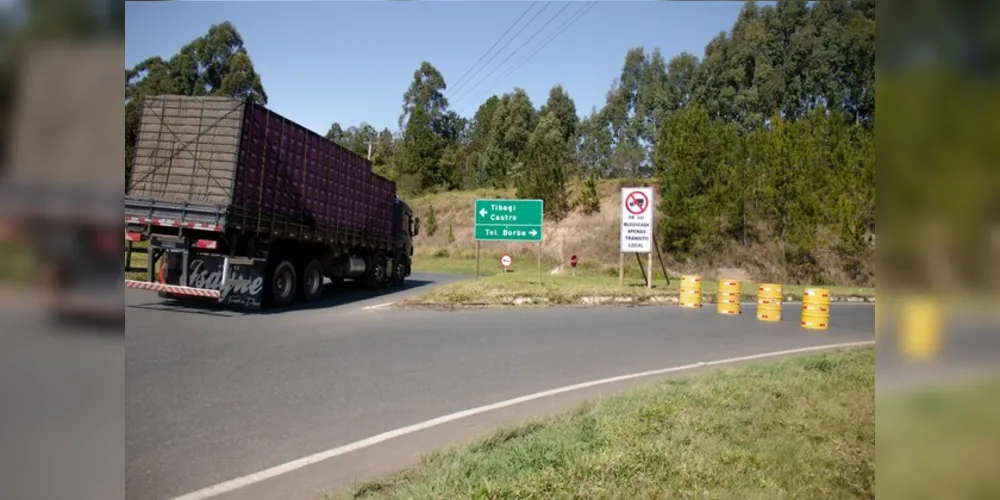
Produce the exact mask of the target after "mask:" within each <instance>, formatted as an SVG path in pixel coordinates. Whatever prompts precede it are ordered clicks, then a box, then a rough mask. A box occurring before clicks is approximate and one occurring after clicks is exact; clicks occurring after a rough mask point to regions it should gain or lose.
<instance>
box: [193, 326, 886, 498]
mask: <svg viewBox="0 0 1000 500" xmlns="http://www.w3.org/2000/svg"><path fill="white" fill-rule="evenodd" d="M873 344H874V341H860V342H847V343H841V344H828V345H819V346H812V347H803V348H799V349H787V350H783V351H773V352H765V353H759V354H752V355H748V356H740V357H735V358H727V359H718V360H708V361H697V362H694V363H690V364H686V365H681V366H673V367H669V368H661V369H658V370H650V371H645V372H639V373H630V374H626V375H619V376H617V377H610V378H604V379H600V380H592V381H589V382H583V383H579V384H574V385H570V386H564V387H559V388H555V389H550V390H547V391H542V392H537V393H534V394H527V395H524V396H521V397H517V398H513V399H508V400H505V401H500V402H497V403H493V404H489V405H484V406H479V407H476V408H469V409H467V410H463V411H459V412H455V413H451V414H448V415H442V416H440V417H437V418H434V419H431V420H425V421H423V422H420V423H416V424H413V425H408V426H406V427H402V428H399V429H393V430H391V431H387V432H383V433H381V434H378V435H375V436H371V437H368V438H365V439H361V440H358V441H355V442H353V443H349V444H346V445H343V446H338V447H336V448H333V449H329V450H324V451H322V452H319V453H315V454H312V455H309V456H306V457H302V458H299V459H296V460H292V461H290V462H286V463H283V464H281V465H277V466H275V467H271V468H269V469H266V470H262V471H259V472H255V473H252V474H248V475H246V476H242V477H239V478H235V479H231V480H229V481H226V482H223V483H219V484H216V485H213V486H210V487H208V488H204V489H201V490H198V491H194V492H191V493H188V494H185V495H181V496H179V497H175V498H174V499H173V500H204V499H209V498H214V497H217V496H219V495H222V494H225V493H229V492H234V491H237V490H240V489H242V488H246V487H248V486H252V485H254V484H257V483H261V482H263V481H266V480H268V479H271V478H275V477H278V476H282V475H285V474H289V473H292V472H295V471H297V470H299V469H303V468H305V467H308V466H310V465H313V464H318V463H320V462H323V461H326V460H330V459H332V458H336V457H340V456H342V455H346V454H348V453H351V452H355V451H360V450H363V449H365V448H369V447H372V446H375V445H378V444H380V443H384V442H386V441H389V440H391V439H395V438H399V437H403V436H406V435H409V434H414V433H417V432H420V431H423V430H426V429H430V428H433V427H437V426H441V425H445V424H448V423H450V422H454V421H457V420H460V419H465V418H469V417H475V416H477V415H480V414H484V413H488V412H492V411H496V410H501V409H504V408H507V407H511V406H514V405H519V404H522V403H528V402H531V401H534V400H539V399H543V398H548V397H552V396H558V395H561V394H564V393H568V392H573V391H580V390H584V389H589V388H592V387H597V386H602V385H609V384H615V383H619V382H626V381H630V380H634V379H640V378H650V377H656V376H663V375H668V374H672V373H679V372H685V371H692V370H696V369H699V368H704V367H710V366H719V365H728V364H736V363H743V362H748V361H759V360H764V359H768V358H778V357H782V356H793V355H801V354H807V353H815V352H818V351H824V350H831V349H844V348H851V347H862V346H868V345H873ZM253 496H254V498H258V496H256V495H253Z"/></svg>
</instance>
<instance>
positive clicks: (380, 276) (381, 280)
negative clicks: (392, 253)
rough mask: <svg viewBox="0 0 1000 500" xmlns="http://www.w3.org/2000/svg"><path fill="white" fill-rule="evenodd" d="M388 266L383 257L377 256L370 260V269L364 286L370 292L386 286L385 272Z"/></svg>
mask: <svg viewBox="0 0 1000 500" xmlns="http://www.w3.org/2000/svg"><path fill="white" fill-rule="evenodd" d="M387 269H388V265H387V262H386V259H385V255H382V254H378V255H376V256H375V257H373V258H372V268H371V271H370V272H369V273H368V280H367V283H365V284H366V285H368V288H370V289H372V290H378V289H379V288H382V287H383V286H385V284H386V270H387Z"/></svg>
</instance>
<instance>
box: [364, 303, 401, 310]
mask: <svg viewBox="0 0 1000 500" xmlns="http://www.w3.org/2000/svg"><path fill="white" fill-rule="evenodd" d="M393 304H395V302H386V303H385V304H375V305H374V306H368V307H364V308H363V309H381V308H383V307H389V306H391V305H393Z"/></svg>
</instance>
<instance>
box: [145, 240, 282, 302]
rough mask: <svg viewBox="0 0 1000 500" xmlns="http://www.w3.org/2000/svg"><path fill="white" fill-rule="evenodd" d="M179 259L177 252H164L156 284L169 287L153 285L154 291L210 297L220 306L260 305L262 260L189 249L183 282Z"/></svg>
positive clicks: (189, 296)
mask: <svg viewBox="0 0 1000 500" xmlns="http://www.w3.org/2000/svg"><path fill="white" fill-rule="evenodd" d="M182 261H183V258H182V255H181V254H180V253H178V252H168V253H167V255H166V256H165V262H166V264H167V266H166V267H167V273H166V279H165V280H164V283H162V284H161V285H158V286H164V285H165V286H166V287H173V288H157V289H156V290H157V291H159V292H161V293H163V294H166V295H168V296H177V297H178V298H198V297H201V298H209V297H210V298H214V299H216V301H217V302H218V303H219V304H221V305H223V306H227V307H233V308H237V309H250V310H257V309H260V308H261V305H262V302H263V298H264V273H265V266H266V263H265V262H264V261H263V260H255V259H247V258H239V257H226V256H222V255H214V254H203V253H196V252H191V253H190V254H189V255H188V268H187V273H186V277H187V280H186V282H185V283H181V281H182V280H181V278H182V274H184V273H182V272H181V267H182ZM206 294H211V295H206Z"/></svg>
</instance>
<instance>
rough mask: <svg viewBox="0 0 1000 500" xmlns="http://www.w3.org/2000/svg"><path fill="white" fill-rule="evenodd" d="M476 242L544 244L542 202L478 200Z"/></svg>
mask: <svg viewBox="0 0 1000 500" xmlns="http://www.w3.org/2000/svg"><path fill="white" fill-rule="evenodd" d="M474 216H475V221H476V240H479V241H542V219H543V204H542V200H476V213H475V214H474Z"/></svg>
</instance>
